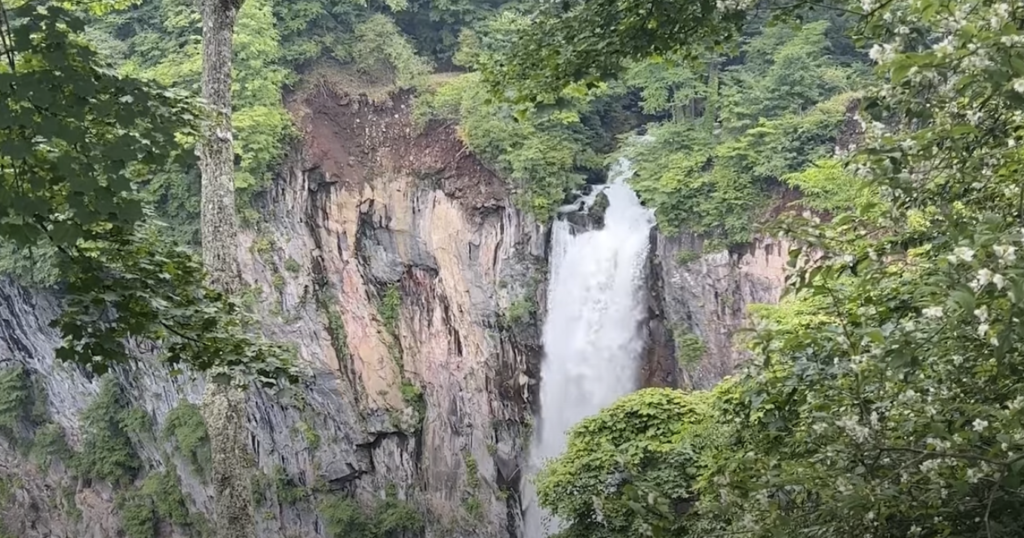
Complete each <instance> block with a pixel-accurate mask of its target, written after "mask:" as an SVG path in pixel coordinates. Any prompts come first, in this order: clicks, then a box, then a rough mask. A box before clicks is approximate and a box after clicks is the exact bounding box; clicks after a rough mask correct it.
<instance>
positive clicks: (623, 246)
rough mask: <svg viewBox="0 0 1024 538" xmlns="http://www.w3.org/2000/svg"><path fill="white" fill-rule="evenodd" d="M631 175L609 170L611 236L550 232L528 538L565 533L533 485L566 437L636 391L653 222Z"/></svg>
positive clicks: (564, 229) (527, 491)
mask: <svg viewBox="0 0 1024 538" xmlns="http://www.w3.org/2000/svg"><path fill="white" fill-rule="evenodd" d="M631 174H632V171H631V170H630V168H629V163H628V162H627V161H625V160H623V161H620V162H619V163H617V164H616V165H615V166H613V167H612V169H611V170H610V174H609V175H610V177H611V179H612V181H611V184H610V185H608V186H607V187H606V188H605V189H604V192H605V194H606V195H607V196H608V201H609V205H608V209H607V212H606V213H605V225H604V228H603V229H601V230H591V231H586V232H582V233H578V234H576V235H574V234H573V233H572V229H571V225H570V224H569V223H568V222H566V221H564V220H556V221H555V223H554V225H553V228H552V233H551V254H550V257H549V264H550V271H551V272H550V275H549V280H548V309H547V317H546V318H545V321H544V332H543V343H544V360H543V363H542V365H541V381H540V416H539V417H538V418H537V424H536V426H535V428H534V434H533V439H532V442H531V448H530V467H531V468H530V469H528V473H529V477H528V483H527V484H526V485H525V487H524V512H523V526H524V537H525V538H545V537H546V536H548V535H550V534H552V533H554V532H556V531H557V530H558V527H559V524H558V522H557V521H553V520H552V519H551V518H550V517H549V516H548V515H547V514H545V513H544V512H543V510H541V509H540V508H539V507H538V506H537V499H536V494H535V492H534V490H533V484H532V478H533V475H534V474H535V473H536V471H537V470H538V469H539V468H540V466H541V465H543V463H544V462H545V461H546V460H548V459H550V458H553V457H556V456H558V455H559V454H560V453H561V452H562V451H563V450H564V449H565V445H566V430H568V429H569V428H571V427H572V426H573V425H575V424H576V423H577V422H579V421H580V420H581V419H583V418H585V417H587V416H589V415H593V414H595V413H597V412H598V411H600V410H601V409H602V408H604V407H606V406H608V405H609V404H611V403H612V402H614V401H615V400H617V399H618V398H620V397H621V396H624V395H626V394H628V393H630V392H632V391H633V390H635V389H636V388H637V383H638V376H639V365H640V355H641V353H642V352H643V348H644V329H643V327H642V320H643V319H644V314H645V309H646V303H645V299H644V295H645V286H646V283H645V277H646V274H645V267H646V263H647V253H648V249H649V241H650V239H649V233H650V229H651V226H653V224H654V218H653V216H652V214H651V212H650V211H649V210H648V209H646V208H645V207H643V206H642V205H640V201H639V199H637V196H636V194H635V193H634V192H633V191H632V189H630V188H629V186H628V185H626V179H628V178H629V176H630V175H631Z"/></svg>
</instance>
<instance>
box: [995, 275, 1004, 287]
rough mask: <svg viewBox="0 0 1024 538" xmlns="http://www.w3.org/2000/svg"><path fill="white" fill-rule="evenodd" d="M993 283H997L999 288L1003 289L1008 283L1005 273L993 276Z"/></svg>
mask: <svg viewBox="0 0 1024 538" xmlns="http://www.w3.org/2000/svg"><path fill="white" fill-rule="evenodd" d="M992 283H993V284H995V285H996V287H997V288H999V289H1003V286H1005V285H1006V278H1004V277H1003V275H999V274H997V275H995V276H993V277H992Z"/></svg>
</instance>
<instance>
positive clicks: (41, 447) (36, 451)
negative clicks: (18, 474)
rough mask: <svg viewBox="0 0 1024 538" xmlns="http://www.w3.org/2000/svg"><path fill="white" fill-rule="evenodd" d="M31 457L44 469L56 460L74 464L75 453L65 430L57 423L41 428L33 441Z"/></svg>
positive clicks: (50, 423)
mask: <svg viewBox="0 0 1024 538" xmlns="http://www.w3.org/2000/svg"><path fill="white" fill-rule="evenodd" d="M29 456H30V457H31V458H32V460H33V461H35V462H36V463H37V464H38V465H39V466H40V467H42V468H44V469H45V468H47V467H49V466H50V463H51V462H53V461H54V460H60V461H63V462H72V461H73V453H72V451H71V448H70V447H69V446H68V442H67V437H65V435H64V428H63V427H61V425H60V424H57V423H55V422H48V423H46V424H43V425H42V426H40V427H39V428H38V429H37V430H36V432H35V437H34V438H33V439H32V448H31V449H30V452H29Z"/></svg>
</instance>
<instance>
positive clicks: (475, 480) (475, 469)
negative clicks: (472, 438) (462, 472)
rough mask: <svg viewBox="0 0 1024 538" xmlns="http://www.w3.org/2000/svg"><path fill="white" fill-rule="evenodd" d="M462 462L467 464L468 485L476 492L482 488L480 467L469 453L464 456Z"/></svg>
mask: <svg viewBox="0 0 1024 538" xmlns="http://www.w3.org/2000/svg"><path fill="white" fill-rule="evenodd" d="M462 461H463V462H464V463H465V464H466V485H467V486H469V489H470V491H474V492H475V491H476V490H477V488H479V487H480V466H479V465H477V463H476V458H474V457H473V455H472V454H470V453H469V452H465V453H463V454H462Z"/></svg>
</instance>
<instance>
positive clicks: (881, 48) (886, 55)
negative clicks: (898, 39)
mask: <svg viewBox="0 0 1024 538" xmlns="http://www.w3.org/2000/svg"><path fill="white" fill-rule="evenodd" d="M868 57H869V58H871V59H872V60H874V61H875V62H878V63H880V64H883V63H886V62H889V61H891V60H892V59H893V58H895V57H896V51H895V50H894V49H893V46H892V45H890V44H888V43H886V44H884V45H880V44H878V43H875V46H873V47H871V50H870V51H868Z"/></svg>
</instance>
